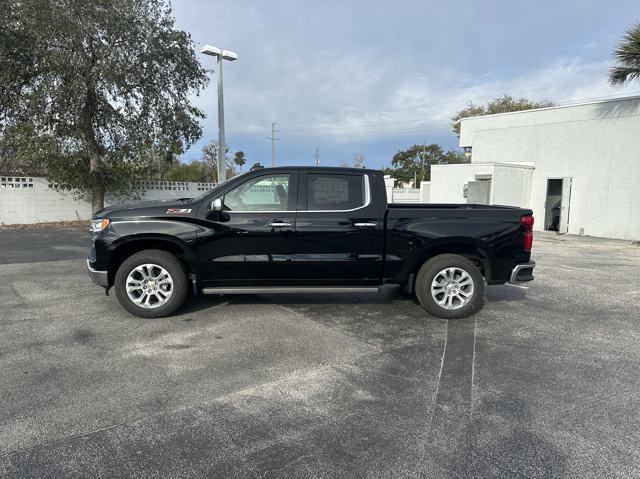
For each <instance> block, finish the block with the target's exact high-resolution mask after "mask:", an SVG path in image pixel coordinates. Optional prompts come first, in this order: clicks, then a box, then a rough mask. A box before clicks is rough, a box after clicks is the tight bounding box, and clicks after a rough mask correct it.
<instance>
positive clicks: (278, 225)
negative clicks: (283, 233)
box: [269, 221, 291, 228]
mask: <svg viewBox="0 0 640 479" xmlns="http://www.w3.org/2000/svg"><path fill="white" fill-rule="evenodd" d="M269 226H271V227H272V228H288V227H289V226H291V223H283V222H281V221H274V222H273V223H269Z"/></svg>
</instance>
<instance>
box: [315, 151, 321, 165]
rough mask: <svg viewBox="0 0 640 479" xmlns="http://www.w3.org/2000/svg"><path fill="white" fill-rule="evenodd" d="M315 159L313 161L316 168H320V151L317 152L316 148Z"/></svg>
mask: <svg viewBox="0 0 640 479" xmlns="http://www.w3.org/2000/svg"><path fill="white" fill-rule="evenodd" d="M315 159H316V160H315V163H316V166H320V150H318V149H317V148H316V155H315Z"/></svg>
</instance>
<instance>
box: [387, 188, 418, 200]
mask: <svg viewBox="0 0 640 479" xmlns="http://www.w3.org/2000/svg"><path fill="white" fill-rule="evenodd" d="M391 203H420V189H418V188H394V189H393V193H392V196H391Z"/></svg>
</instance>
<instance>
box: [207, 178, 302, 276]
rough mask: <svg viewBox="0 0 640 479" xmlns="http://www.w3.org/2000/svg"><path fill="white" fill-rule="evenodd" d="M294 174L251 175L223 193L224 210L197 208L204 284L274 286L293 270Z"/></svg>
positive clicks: (296, 180)
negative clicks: (199, 222) (215, 210)
mask: <svg viewBox="0 0 640 479" xmlns="http://www.w3.org/2000/svg"><path fill="white" fill-rule="evenodd" d="M297 183H298V174H297V173H285V172H282V173H281V172H278V173H266V174H264V175H254V176H252V177H250V178H249V179H247V180H246V181H245V182H243V183H241V184H239V185H236V186H235V187H234V188H233V189H231V190H230V191H227V192H226V193H225V194H224V196H223V198H222V200H223V211H222V212H214V211H211V210H210V209H209V208H207V207H206V205H203V207H201V209H200V210H199V212H198V217H199V218H200V219H201V221H202V223H201V224H202V225H203V227H202V228H200V229H199V231H198V233H197V236H198V257H199V260H200V276H201V277H200V279H201V281H202V282H203V284H204V285H205V286H230V285H233V286H236V285H237V286H246V285H253V286H255V285H262V284H274V283H277V282H279V281H284V280H286V279H288V278H291V276H292V274H293V254H294V239H295V238H294V234H295V227H296V212H295V208H296V200H297Z"/></svg>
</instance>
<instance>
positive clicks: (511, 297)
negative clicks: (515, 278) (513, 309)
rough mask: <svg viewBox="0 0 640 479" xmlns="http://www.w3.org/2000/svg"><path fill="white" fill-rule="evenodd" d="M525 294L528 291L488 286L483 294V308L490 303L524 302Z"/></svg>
mask: <svg viewBox="0 0 640 479" xmlns="http://www.w3.org/2000/svg"><path fill="white" fill-rule="evenodd" d="M527 294H528V290H526V289H521V288H514V287H512V286H507V285H500V286H489V287H487V288H486V289H485V292H484V298H485V306H487V305H489V304H491V303H512V302H518V301H525V300H526V299H527Z"/></svg>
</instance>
